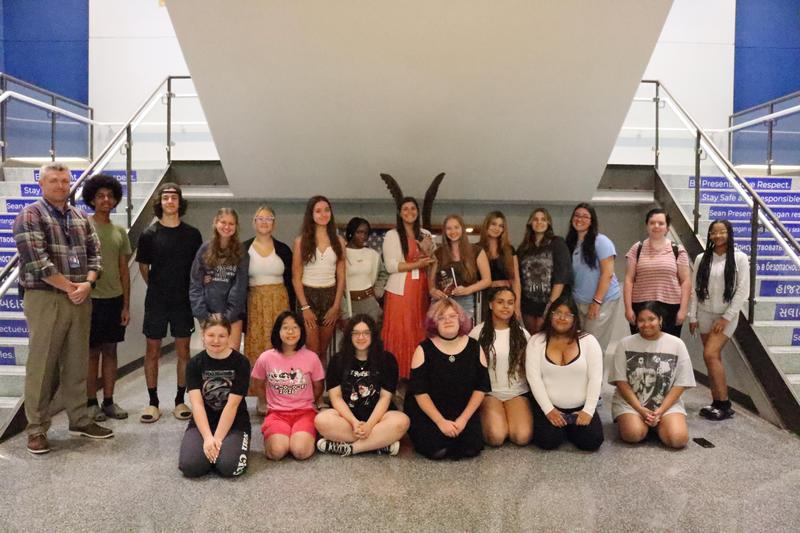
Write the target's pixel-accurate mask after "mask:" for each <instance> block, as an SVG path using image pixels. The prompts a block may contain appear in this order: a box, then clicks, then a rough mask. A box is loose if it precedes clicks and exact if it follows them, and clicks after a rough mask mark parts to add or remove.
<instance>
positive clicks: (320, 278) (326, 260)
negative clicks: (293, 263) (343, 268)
mask: <svg viewBox="0 0 800 533" xmlns="http://www.w3.org/2000/svg"><path fill="white" fill-rule="evenodd" d="M303 285H305V286H306V287H317V288H322V287H332V286H333V285H336V252H334V251H333V248H332V247H330V246H329V247H328V248H326V249H325V251H324V252H320V251H319V248H316V249H315V250H314V257H313V259H311V261H309V262H308V263H305V264H304V265H303Z"/></svg>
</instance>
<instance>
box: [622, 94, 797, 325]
mask: <svg viewBox="0 0 800 533" xmlns="http://www.w3.org/2000/svg"><path fill="white" fill-rule="evenodd" d="M642 83H643V84H648V85H653V86H654V96H653V97H652V99H650V101H652V103H653V105H654V112H655V126H654V144H655V146H654V152H655V155H654V162H653V164H654V166H655V168H656V169H658V168H659V164H660V155H661V146H660V143H661V135H660V130H661V127H660V123H661V119H662V117H661V113H662V109H663V107H664V106H665V105H666V106H669V108H670V109H671V110H672V111H673V113H674V114H675V116H677V117H678V119H679V120H680V121H681V123H682V124H683V127H684V128H685V130H686V132H687V133H688V134H689V135H691V136H692V137H693V138H694V170H695V172H694V174H695V175H694V208H693V210H692V213H691V214H692V224H693V229H694V232H695V234H698V233H699V230H700V197H701V195H700V185H701V181H702V176H701V170H700V168H701V162H702V161H703V160H705V159H706V158H710V159H711V160H712V162H713V163H714V164H715V165H716V166H717V167H718V168H719V169H720V170H721V171H722V174H723V176H724V177H725V178H726V179H727V181H728V182H729V183H730V185H731V187H732V188H733V190H734V191H736V192H737V193H738V194H739V195H740V196H741V197H742V198H743V199H744V202H745V205H746V206H747V207H748V208H749V209H750V250H751V259H750V273H749V275H750V294H749V295H748V314H747V315H748V316H747V318H748V321H749V322H750V323H751V324H752V323H753V321H754V319H755V312H754V311H755V304H756V294H755V291H756V272H757V266H758V265H757V261H758V245H757V244H758V232H759V229H760V228H761V227H763V228H765V229H766V231H768V232H769V233H770V234H771V235H772V236H773V237H774V238H775V240H776V242H777V243H778V244H779V245H780V246H781V248H782V249H783V250H784V252H785V253H786V255H787V256H788V257H789V258H790V259H791V260H792V262H793V263H794V264H795V265H796V266H797V267H798V268H800V244H799V243H798V242H797V240H796V239H795V238H794V236H793V235H792V234H791V232H789V230H787V229H786V227H785V226H784V225H783V223H782V222H781V221H780V219H779V218H778V217H777V216H776V215H775V213H774V212H773V211H772V209H770V207H769V206H768V205H767V204H766V203H765V202H764V200H763V199H762V198H761V197H760V196H759V195H758V193H756V192H755V191H754V190H753V188H752V187H751V186H750V184H749V183H748V182H747V180H745V179H744V178H742V176H741V175H740V174H739V172H738V171H737V170H736V168H735V167H734V165H733V163H731V162H730V160H729V159H728V158H727V157H725V156H724V155H723V154H722V151H721V150H720V149H719V148H718V147H717V145H716V144H715V143H714V141H713V140H712V139H711V138H710V136H709V134H708V132H706V131H704V130H703V129H702V128H701V127H700V126H699V125H698V123H697V121H695V120H694V119H693V118H692V117H691V115H689V113H688V112H687V111H686V110H685V109H684V108H683V106H681V105H680V103H679V102H678V101H677V100H676V99H675V98H674V97H673V96H672V93H670V91H669V90H668V89H667V88H666V87H665V86H664V84H663V83H661V82H660V81H658V80H642ZM635 100H637V101H642V100H643V99H642V98H637V99H635ZM785 111H787V112H788V111H789V110H788V109H787V110H785ZM781 113H783V114H782V115H781V116H785V114H786V113H784V112H783V111H782V112H781ZM736 127H737V128H739V125H737V126H736ZM741 127H747V126H746V125H744V124H743V125H741ZM739 129H741V128H739Z"/></svg>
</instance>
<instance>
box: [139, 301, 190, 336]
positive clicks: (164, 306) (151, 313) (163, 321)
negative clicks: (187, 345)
mask: <svg viewBox="0 0 800 533" xmlns="http://www.w3.org/2000/svg"><path fill="white" fill-rule="evenodd" d="M148 296H149V295H148ZM167 326H169V333H170V335H172V336H173V337H174V338H176V339H181V338H186V337H191V336H192V333H194V317H193V316H192V308H191V306H190V305H189V301H188V300H187V301H186V302H185V303H183V302H181V303H178V304H170V303H167V302H164V301H161V300H158V299H157V298H147V297H145V300H144V325H143V326H142V333H144V336H145V337H147V338H148V339H159V340H160V339H163V338H164V337H166V336H167Z"/></svg>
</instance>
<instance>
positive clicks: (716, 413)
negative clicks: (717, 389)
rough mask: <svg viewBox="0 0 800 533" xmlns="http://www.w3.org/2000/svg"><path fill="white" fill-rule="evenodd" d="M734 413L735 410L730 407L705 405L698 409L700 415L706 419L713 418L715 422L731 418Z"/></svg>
mask: <svg viewBox="0 0 800 533" xmlns="http://www.w3.org/2000/svg"><path fill="white" fill-rule="evenodd" d="M735 414H736V411H734V410H733V409H732V408H731V407H728V408H727V409H725V408H720V407H714V406H713V405H707V406H705V407H703V408H702V409H700V416H702V417H703V418H707V419H708V420H714V421H715V422H718V421H720V420H725V419H728V418H733V415H735Z"/></svg>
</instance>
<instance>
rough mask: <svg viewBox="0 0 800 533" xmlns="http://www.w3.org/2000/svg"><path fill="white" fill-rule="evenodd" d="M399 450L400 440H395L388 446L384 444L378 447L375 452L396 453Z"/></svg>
mask: <svg viewBox="0 0 800 533" xmlns="http://www.w3.org/2000/svg"><path fill="white" fill-rule="evenodd" d="M399 452H400V441H399V440H396V441H394V442H393V443H391V444H390V445H388V446H384V447H383V448H378V449H377V450H375V453H377V454H378V455H391V456H394V455H397V454H398V453H399Z"/></svg>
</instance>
